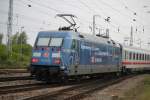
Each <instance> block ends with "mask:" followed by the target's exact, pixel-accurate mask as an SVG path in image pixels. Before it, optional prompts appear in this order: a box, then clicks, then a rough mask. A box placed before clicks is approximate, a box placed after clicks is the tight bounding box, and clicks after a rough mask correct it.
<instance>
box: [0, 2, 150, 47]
mask: <svg viewBox="0 0 150 100" xmlns="http://www.w3.org/2000/svg"><path fill="white" fill-rule="evenodd" d="M8 3H9V0H0V33H4V35H5V36H6V33H7V31H6V29H7V19H8V18H7V15H8ZM28 5H31V7H29V6H28ZM13 7H14V9H13V34H15V33H16V32H17V31H21V27H24V29H23V30H24V31H26V32H27V34H28V43H30V44H31V45H33V44H34V41H35V38H36V36H37V33H38V32H39V31H42V30H57V29H58V27H59V26H62V25H63V23H65V22H64V21H63V20H61V19H60V18H56V17H55V15H56V14H58V13H69V14H74V15H76V16H77V17H78V19H77V20H76V21H77V24H78V26H80V28H79V31H81V32H84V33H87V34H92V32H91V30H90V28H89V27H90V26H92V17H93V15H100V16H101V17H97V18H96V27H97V28H99V29H100V31H101V32H103V31H104V30H105V29H106V28H107V27H109V29H110V37H111V38H112V39H114V40H116V41H118V42H120V43H123V41H124V38H128V37H130V27H131V25H132V26H133V29H134V31H133V33H134V44H135V45H136V46H138V45H137V43H138V42H139V41H138V40H139V39H141V41H142V47H143V48H145V47H147V43H148V42H150V0H14V4H13ZM107 17H110V23H109V24H108V23H106V22H105V20H104V19H105V18H107ZM133 19H136V21H133ZM143 27H144V32H143ZM118 29H119V32H118ZM136 29H137V31H136ZM96 33H98V30H96ZM4 42H6V40H4Z"/></svg>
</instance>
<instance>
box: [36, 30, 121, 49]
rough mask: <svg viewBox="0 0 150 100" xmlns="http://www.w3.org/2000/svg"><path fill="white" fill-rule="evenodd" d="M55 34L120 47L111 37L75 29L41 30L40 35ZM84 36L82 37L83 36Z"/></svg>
mask: <svg viewBox="0 0 150 100" xmlns="http://www.w3.org/2000/svg"><path fill="white" fill-rule="evenodd" d="M50 34H51V35H55V36H59V35H61V36H68V37H70V38H72V39H78V40H81V39H84V40H85V41H87V42H93V43H102V44H106V45H114V46H117V47H120V45H119V43H116V42H115V41H113V40H111V39H109V38H104V37H99V36H94V35H92V34H85V33H80V32H74V31H41V32H39V34H38V35H39V36H47V35H50ZM81 36H82V37H81Z"/></svg>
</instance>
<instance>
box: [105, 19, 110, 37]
mask: <svg viewBox="0 0 150 100" xmlns="http://www.w3.org/2000/svg"><path fill="white" fill-rule="evenodd" d="M105 21H106V22H107V28H106V37H107V38H109V22H110V17H107V18H106V19H105Z"/></svg>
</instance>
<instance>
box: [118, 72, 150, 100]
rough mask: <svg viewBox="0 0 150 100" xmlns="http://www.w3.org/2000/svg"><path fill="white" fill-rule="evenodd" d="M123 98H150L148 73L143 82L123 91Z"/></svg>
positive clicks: (146, 99) (127, 99)
mask: <svg viewBox="0 0 150 100" xmlns="http://www.w3.org/2000/svg"><path fill="white" fill-rule="evenodd" d="M121 100H122V99H121ZM123 100H150V75H147V76H145V79H144V81H143V82H141V83H139V85H138V86H136V87H135V88H133V89H131V90H129V91H128V92H127V93H125V98H123Z"/></svg>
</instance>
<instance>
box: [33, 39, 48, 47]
mask: <svg viewBox="0 0 150 100" xmlns="http://www.w3.org/2000/svg"><path fill="white" fill-rule="evenodd" d="M49 41H50V38H48V37H39V38H38V41H37V44H36V45H37V46H48V44H49Z"/></svg>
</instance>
